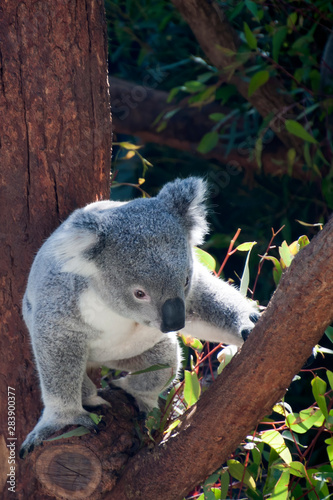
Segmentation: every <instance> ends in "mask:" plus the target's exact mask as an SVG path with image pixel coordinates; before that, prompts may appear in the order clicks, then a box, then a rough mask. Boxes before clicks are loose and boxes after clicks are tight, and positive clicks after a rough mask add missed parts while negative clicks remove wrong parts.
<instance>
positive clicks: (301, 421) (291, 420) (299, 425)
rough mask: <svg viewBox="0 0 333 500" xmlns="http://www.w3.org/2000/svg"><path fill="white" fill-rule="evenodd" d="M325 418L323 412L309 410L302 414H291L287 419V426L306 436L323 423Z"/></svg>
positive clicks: (303, 411)
mask: <svg viewBox="0 0 333 500" xmlns="http://www.w3.org/2000/svg"><path fill="white" fill-rule="evenodd" d="M323 419H324V416H323V414H322V411H321V410H315V409H313V408H307V409H305V410H302V411H301V412H300V413H290V415H288V416H287V418H286V425H288V427H289V428H290V429H291V430H292V431H293V432H297V433H298V434H305V433H306V432H307V431H308V430H309V429H311V427H313V426H314V425H316V424H317V422H319V423H320V425H321V424H322V423H323Z"/></svg>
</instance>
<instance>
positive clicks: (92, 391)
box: [82, 373, 111, 408]
mask: <svg viewBox="0 0 333 500" xmlns="http://www.w3.org/2000/svg"><path fill="white" fill-rule="evenodd" d="M82 405H83V406H88V407H93V408H94V407H95V406H101V405H106V406H111V405H110V403H108V401H105V399H103V398H101V397H100V396H98V395H97V388H96V386H95V384H94V383H93V381H92V380H91V379H90V378H89V376H88V374H87V373H85V374H84V378H83V383H82Z"/></svg>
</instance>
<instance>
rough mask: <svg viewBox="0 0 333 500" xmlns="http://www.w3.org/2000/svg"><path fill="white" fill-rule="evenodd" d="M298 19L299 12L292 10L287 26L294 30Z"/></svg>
mask: <svg viewBox="0 0 333 500" xmlns="http://www.w3.org/2000/svg"><path fill="white" fill-rule="evenodd" d="M296 21H297V12H292V13H291V14H290V15H289V16H288V19H287V26H288V28H289V29H290V30H293V29H294V28H295V25H296Z"/></svg>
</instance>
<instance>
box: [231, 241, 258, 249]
mask: <svg viewBox="0 0 333 500" xmlns="http://www.w3.org/2000/svg"><path fill="white" fill-rule="evenodd" d="M256 244H257V242H256V241H247V242H246V243H241V244H240V245H238V247H237V248H236V250H239V251H240V252H249V251H250V250H251V249H252V248H253V247H254V245H256Z"/></svg>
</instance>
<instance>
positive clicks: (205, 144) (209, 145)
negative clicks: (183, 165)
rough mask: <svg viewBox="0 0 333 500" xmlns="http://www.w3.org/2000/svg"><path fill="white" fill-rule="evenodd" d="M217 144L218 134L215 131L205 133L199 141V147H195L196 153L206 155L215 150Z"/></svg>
mask: <svg viewBox="0 0 333 500" xmlns="http://www.w3.org/2000/svg"><path fill="white" fill-rule="evenodd" d="M218 142H219V134H218V132H216V131H212V132H207V134H205V135H204V136H203V138H202V139H201V141H200V143H199V146H198V147H197V151H199V153H201V154H203V155H204V154H206V153H208V152H209V151H211V150H212V149H214V148H215V146H216V145H217V143H218Z"/></svg>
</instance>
